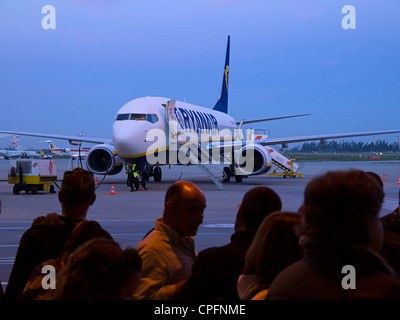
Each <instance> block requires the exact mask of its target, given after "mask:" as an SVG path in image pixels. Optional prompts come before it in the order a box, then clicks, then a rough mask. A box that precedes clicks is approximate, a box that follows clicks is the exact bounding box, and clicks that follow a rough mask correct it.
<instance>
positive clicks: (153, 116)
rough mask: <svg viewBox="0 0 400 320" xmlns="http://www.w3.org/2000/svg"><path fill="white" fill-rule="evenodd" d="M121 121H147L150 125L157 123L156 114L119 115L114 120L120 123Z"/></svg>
mask: <svg viewBox="0 0 400 320" xmlns="http://www.w3.org/2000/svg"><path fill="white" fill-rule="evenodd" d="M122 120H138V121H148V122H150V123H156V122H157V121H158V117H157V115H156V114H144V113H132V114H129V113H120V114H118V115H117V117H116V118H115V121H122Z"/></svg>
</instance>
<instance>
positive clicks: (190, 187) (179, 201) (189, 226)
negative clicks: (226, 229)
mask: <svg viewBox="0 0 400 320" xmlns="http://www.w3.org/2000/svg"><path fill="white" fill-rule="evenodd" d="M205 207H206V198H205V196H204V194H203V192H202V191H201V190H200V189H199V188H198V187H197V186H196V185H195V184H193V183H191V182H189V181H178V182H176V183H174V184H173V185H172V186H171V187H169V189H168V190H167V193H166V194H165V203H164V213H163V219H164V223H165V224H166V225H168V226H169V227H170V228H172V229H173V230H175V231H176V232H178V233H179V234H181V235H182V236H194V235H196V234H197V229H198V228H199V226H200V224H202V223H203V212H204V209H205Z"/></svg>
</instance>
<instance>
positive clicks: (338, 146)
mask: <svg viewBox="0 0 400 320" xmlns="http://www.w3.org/2000/svg"><path fill="white" fill-rule="evenodd" d="M289 150H290V151H293V152H332V153H335V152H338V153H346V152H348V153H352V152H399V151H400V149H399V143H398V142H393V143H389V142H387V141H384V140H377V141H375V142H369V143H366V142H361V141H339V142H338V141H337V140H331V141H329V142H325V143H323V144H321V143H319V142H304V143H303V144H302V145H300V146H294V147H292V148H291V149H289Z"/></svg>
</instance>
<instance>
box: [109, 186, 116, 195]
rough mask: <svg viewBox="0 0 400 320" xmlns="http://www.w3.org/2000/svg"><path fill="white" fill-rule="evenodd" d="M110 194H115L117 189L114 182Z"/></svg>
mask: <svg viewBox="0 0 400 320" xmlns="http://www.w3.org/2000/svg"><path fill="white" fill-rule="evenodd" d="M110 194H115V190H114V185H113V184H112V185H111V192H110Z"/></svg>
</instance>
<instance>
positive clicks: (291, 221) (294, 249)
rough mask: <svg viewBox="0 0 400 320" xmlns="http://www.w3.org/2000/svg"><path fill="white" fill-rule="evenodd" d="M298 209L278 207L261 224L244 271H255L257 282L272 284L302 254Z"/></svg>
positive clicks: (245, 272)
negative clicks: (296, 210) (291, 210)
mask: <svg viewBox="0 0 400 320" xmlns="http://www.w3.org/2000/svg"><path fill="white" fill-rule="evenodd" d="M300 222H301V215H300V213H298V212H287V211H277V212H273V213H271V214H270V215H268V216H267V217H266V218H265V219H264V220H263V222H262V223H261V224H260V226H259V228H258V230H257V233H256V235H255V237H254V240H253V242H252V244H251V246H250V247H249V249H248V250H247V252H246V258H245V264H244V268H243V273H244V274H255V275H256V276H257V279H258V281H259V282H260V283H263V284H271V283H272V281H273V280H274V278H275V277H276V276H277V275H278V273H279V272H281V271H282V270H283V269H285V268H286V267H288V266H289V265H291V264H292V263H295V262H296V261H299V260H300V259H302V257H303V249H302V248H301V247H300V245H299V236H298V235H297V228H298V226H299V225H300Z"/></svg>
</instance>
